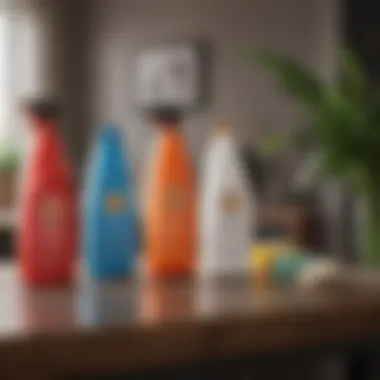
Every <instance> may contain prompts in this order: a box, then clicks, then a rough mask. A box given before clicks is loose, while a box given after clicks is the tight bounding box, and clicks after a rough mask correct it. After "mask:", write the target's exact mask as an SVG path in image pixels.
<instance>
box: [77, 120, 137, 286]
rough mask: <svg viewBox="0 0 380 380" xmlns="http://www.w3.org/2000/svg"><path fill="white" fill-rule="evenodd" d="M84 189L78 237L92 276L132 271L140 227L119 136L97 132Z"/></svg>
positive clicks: (109, 276) (113, 131)
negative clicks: (80, 232) (80, 226)
mask: <svg viewBox="0 0 380 380" xmlns="http://www.w3.org/2000/svg"><path fill="white" fill-rule="evenodd" d="M91 153H92V154H91V156H90V162H89V167H88V172H87V177H86V182H85V189H84V192H83V203H82V211H83V215H82V239H83V255H84V265H85V268H86V271H87V273H88V274H90V276H91V277H92V278H94V279H98V280H114V279H119V278H123V277H125V276H128V275H131V274H132V273H133V271H134V270H135V264H136V257H137V254H138V252H139V249H140V230H139V220H138V216H137V206H136V202H135V197H134V189H133V181H132V176H131V171H130V166H129V162H128V161H127V157H126V156H125V155H124V149H123V142H122V134H121V133H120V131H119V129H118V128H116V127H114V126H108V125H107V126H104V127H102V128H101V129H100V130H99V131H98V135H97V137H96V140H95V143H94V146H93V150H92V152H91Z"/></svg>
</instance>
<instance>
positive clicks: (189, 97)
mask: <svg viewBox="0 0 380 380" xmlns="http://www.w3.org/2000/svg"><path fill="white" fill-rule="evenodd" d="M208 62H209V59H208V54H207V48H206V46H205V45H204V44H200V43H197V42H190V41H182V42H168V43H161V44H156V45H151V46H148V47H145V48H144V49H142V50H140V51H139V53H138V56H137V78H136V79H137V91H136V92H137V102H138V105H139V106H140V107H142V108H143V109H145V110H148V111H149V110H157V109H161V108H162V109H175V110H177V111H190V110H195V109H199V108H200V107H202V106H204V105H205V103H206V102H207V99H208V78H209V76H208V74H207V67H208Z"/></svg>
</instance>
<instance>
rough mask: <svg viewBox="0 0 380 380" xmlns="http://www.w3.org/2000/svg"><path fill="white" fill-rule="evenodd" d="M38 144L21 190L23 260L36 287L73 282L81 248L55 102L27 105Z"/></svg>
mask: <svg viewBox="0 0 380 380" xmlns="http://www.w3.org/2000/svg"><path fill="white" fill-rule="evenodd" d="M27 111H28V116H29V120H30V124H31V126H32V129H33V132H34V141H33V145H32V149H31V151H30V155H29V158H28V160H27V162H26V165H27V166H26V168H25V177H24V181H25V182H23V184H22V189H21V199H20V209H19V212H20V220H19V231H18V240H17V248H18V259H19V265H20V270H21V275H22V278H23V279H24V281H25V282H26V283H27V284H31V285H63V284H67V283H69V282H70V281H71V280H72V277H73V271H74V268H73V267H74V259H75V254H76V249H77V198H76V191H75V186H74V181H73V178H72V173H71V172H70V168H69V164H68V160H67V158H66V156H65V153H64V149H63V146H62V141H61V139H60V136H59V133H58V111H59V110H58V106H57V104H55V103H54V102H52V101H50V100H36V101H32V102H30V103H29V104H28V106H27Z"/></svg>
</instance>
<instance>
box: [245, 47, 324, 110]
mask: <svg viewBox="0 0 380 380" xmlns="http://www.w3.org/2000/svg"><path fill="white" fill-rule="evenodd" d="M251 57H252V59H253V61H254V62H255V63H256V64H258V65H259V66H261V67H263V68H264V69H266V70H267V71H269V72H270V73H271V74H273V75H274V76H275V77H276V79H277V81H278V82H279V84H280V85H281V86H282V88H283V89H284V90H285V91H286V92H288V93H289V94H290V95H291V96H292V97H293V98H294V99H296V100H298V101H299V102H301V103H303V105H304V106H306V107H308V108H315V107H317V106H318V104H319V102H320V101H321V98H322V93H323V91H322V89H323V85H322V84H321V82H320V80H319V78H318V77H317V76H316V75H315V74H314V73H312V72H311V70H309V69H308V68H307V67H306V65H305V66H304V65H302V64H301V63H298V62H297V61H295V60H294V59H292V58H288V57H284V56H282V55H281V54H277V53H274V52H268V51H259V52H253V54H252V56H251Z"/></svg>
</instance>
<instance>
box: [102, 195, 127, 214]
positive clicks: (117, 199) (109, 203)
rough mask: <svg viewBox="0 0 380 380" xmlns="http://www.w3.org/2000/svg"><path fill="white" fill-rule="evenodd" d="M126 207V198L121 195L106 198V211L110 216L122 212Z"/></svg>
mask: <svg viewBox="0 0 380 380" xmlns="http://www.w3.org/2000/svg"><path fill="white" fill-rule="evenodd" d="M125 207H126V202H125V197H124V196H123V195H122V194H120V193H111V194H109V195H108V196H107V198H106V210H107V212H109V213H110V214H117V213H120V212H122V211H123V210H124V209H125Z"/></svg>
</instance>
